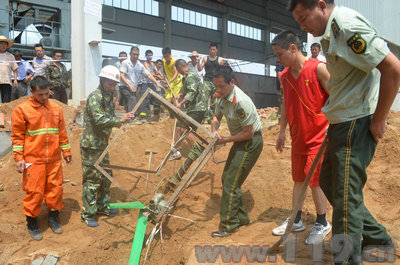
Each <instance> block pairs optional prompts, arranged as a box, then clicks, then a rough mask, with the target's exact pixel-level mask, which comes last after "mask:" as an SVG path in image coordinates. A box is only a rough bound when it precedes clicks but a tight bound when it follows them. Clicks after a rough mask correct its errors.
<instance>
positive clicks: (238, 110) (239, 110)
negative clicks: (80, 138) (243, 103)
mask: <svg viewBox="0 0 400 265" xmlns="http://www.w3.org/2000/svg"><path fill="white" fill-rule="evenodd" d="M236 114H237V115H238V117H239V119H241V120H243V119H244V117H246V114H245V113H244V110H243V109H242V108H239V109H237V110H236Z"/></svg>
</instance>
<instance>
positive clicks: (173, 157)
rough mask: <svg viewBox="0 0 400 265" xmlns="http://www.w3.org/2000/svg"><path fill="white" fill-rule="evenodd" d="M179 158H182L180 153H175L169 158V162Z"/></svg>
mask: <svg viewBox="0 0 400 265" xmlns="http://www.w3.org/2000/svg"><path fill="white" fill-rule="evenodd" d="M181 156H182V154H181V152H179V151H176V152H175V153H173V154H172V155H171V157H170V158H169V160H175V159H178V158H181Z"/></svg>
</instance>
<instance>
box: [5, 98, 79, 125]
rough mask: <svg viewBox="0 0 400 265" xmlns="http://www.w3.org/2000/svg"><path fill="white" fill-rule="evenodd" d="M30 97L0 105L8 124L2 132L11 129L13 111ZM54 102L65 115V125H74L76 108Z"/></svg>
mask: <svg viewBox="0 0 400 265" xmlns="http://www.w3.org/2000/svg"><path fill="white" fill-rule="evenodd" d="M29 97H30V96H25V97H22V98H19V99H17V100H13V101H11V102H9V103H2V104H1V105H0V112H2V113H3V114H4V116H5V117H6V121H8V122H6V124H5V128H3V129H2V130H10V129H11V123H10V120H11V115H12V112H13V110H14V109H15V107H16V106H18V105H19V104H21V103H23V102H25V101H27V100H28V99H29ZM50 100H51V101H52V102H55V103H57V104H58V105H59V106H60V107H61V108H62V111H63V114H64V120H65V124H66V125H69V124H70V123H72V122H73V121H74V118H75V108H74V107H71V106H68V105H66V104H64V103H62V102H60V101H58V100H54V99H50Z"/></svg>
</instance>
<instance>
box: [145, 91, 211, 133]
mask: <svg viewBox="0 0 400 265" xmlns="http://www.w3.org/2000/svg"><path fill="white" fill-rule="evenodd" d="M150 94H151V95H152V96H153V97H155V98H156V99H157V100H158V101H160V103H161V104H163V106H164V107H165V108H167V109H168V110H169V111H171V112H172V113H173V114H176V115H177V116H181V117H183V118H185V119H186V120H188V121H189V122H190V123H192V124H193V125H195V126H196V127H197V128H199V129H200V130H202V131H203V132H205V133H206V134H207V135H208V136H209V137H211V138H213V137H214V134H213V133H212V132H210V131H209V130H207V129H206V128H204V127H203V125H201V124H200V123H198V122H197V121H195V120H194V119H192V117H189V115H187V114H186V113H184V112H183V111H182V110H180V109H178V108H177V107H175V106H174V105H172V104H171V103H169V102H168V101H167V100H166V99H164V98H163V97H161V96H160V95H158V94H157V93H156V92H154V91H152V90H151V91H150ZM184 124H186V125H188V124H187V123H186V122H184Z"/></svg>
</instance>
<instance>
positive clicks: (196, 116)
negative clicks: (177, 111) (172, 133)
mask: <svg viewBox="0 0 400 265" xmlns="http://www.w3.org/2000/svg"><path fill="white" fill-rule="evenodd" d="M186 114H187V115H188V116H189V117H190V118H192V119H193V120H195V121H197V122H198V123H200V124H201V123H202V122H203V119H204V115H205V114H206V112H205V111H191V112H188V113H186ZM184 121H185V122H187V124H188V125H189V126H190V127H191V128H192V129H193V130H194V131H196V130H197V126H195V125H194V124H192V123H190V122H189V121H187V120H186V119H184ZM176 127H179V128H185V126H184V125H183V123H182V122H180V121H179V120H178V121H177V122H176Z"/></svg>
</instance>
